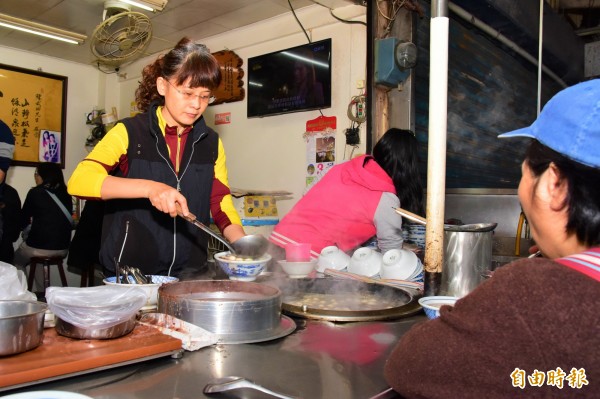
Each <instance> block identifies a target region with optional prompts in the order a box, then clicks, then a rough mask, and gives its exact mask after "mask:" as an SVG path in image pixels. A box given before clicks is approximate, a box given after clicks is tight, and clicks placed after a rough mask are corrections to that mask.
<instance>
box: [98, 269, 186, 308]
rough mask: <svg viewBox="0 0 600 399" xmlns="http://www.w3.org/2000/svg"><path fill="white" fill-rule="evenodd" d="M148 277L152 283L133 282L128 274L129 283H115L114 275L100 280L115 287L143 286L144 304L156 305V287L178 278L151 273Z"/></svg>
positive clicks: (175, 280)
mask: <svg viewBox="0 0 600 399" xmlns="http://www.w3.org/2000/svg"><path fill="white" fill-rule="evenodd" d="M150 278H152V284H135V281H134V280H133V278H132V277H131V276H128V280H129V281H130V282H131V284H117V282H116V281H117V278H116V277H114V276H113V277H107V278H105V279H104V280H102V282H103V283H104V284H105V285H112V286H115V287H123V288H127V287H131V286H132V285H135V286H136V287H140V288H143V289H144V291H146V294H147V295H148V302H146V305H144V306H145V307H148V306H151V307H156V306H157V305H158V287H160V286H161V285H163V284H167V283H175V282H177V281H179V279H178V278H177V277H170V276H158V275H151V276H150Z"/></svg>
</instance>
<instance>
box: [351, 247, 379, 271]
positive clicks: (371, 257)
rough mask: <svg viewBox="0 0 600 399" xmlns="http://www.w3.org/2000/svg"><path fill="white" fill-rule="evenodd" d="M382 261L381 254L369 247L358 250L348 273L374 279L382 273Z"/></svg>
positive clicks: (353, 256) (353, 255)
mask: <svg viewBox="0 0 600 399" xmlns="http://www.w3.org/2000/svg"><path fill="white" fill-rule="evenodd" d="M381 260H382V255H381V253H380V252H377V251H376V250H374V249H372V248H368V247H361V248H358V249H357V250H356V251H354V254H352V258H350V264H349V265H348V272H350V273H354V274H360V275H363V276H367V277H374V276H376V275H378V274H379V272H380V271H381Z"/></svg>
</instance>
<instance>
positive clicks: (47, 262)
mask: <svg viewBox="0 0 600 399" xmlns="http://www.w3.org/2000/svg"><path fill="white" fill-rule="evenodd" d="M64 259H65V257H64V256H33V257H32V258H31V260H30V263H29V276H28V277H27V289H28V290H29V291H31V287H33V279H34V277H35V269H36V268H37V265H38V264H40V265H42V266H43V267H44V291H45V290H46V288H48V287H49V286H50V266H51V265H56V266H57V267H58V273H60V281H61V283H62V286H63V287H67V286H68V284H67V276H66V275H65V270H64V269H63V260H64Z"/></svg>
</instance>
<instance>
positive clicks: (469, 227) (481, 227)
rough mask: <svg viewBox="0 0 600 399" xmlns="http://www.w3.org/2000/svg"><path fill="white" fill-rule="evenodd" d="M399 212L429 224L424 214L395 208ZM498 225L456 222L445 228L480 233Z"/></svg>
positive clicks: (421, 222)
mask: <svg viewBox="0 0 600 399" xmlns="http://www.w3.org/2000/svg"><path fill="white" fill-rule="evenodd" d="M393 209H394V210H395V211H396V213H397V214H399V215H402V216H404V217H405V218H407V219H409V220H412V221H413V222H416V223H418V224H422V225H423V226H425V225H427V219H425V218H424V217H423V216H419V215H417V214H416V213H412V212H409V211H407V210H406V209H402V208H393ZM496 226H498V223H476V224H463V225H454V224H444V230H447V231H477V232H480V233H483V232H486V231H492V230H494V229H495V228H496Z"/></svg>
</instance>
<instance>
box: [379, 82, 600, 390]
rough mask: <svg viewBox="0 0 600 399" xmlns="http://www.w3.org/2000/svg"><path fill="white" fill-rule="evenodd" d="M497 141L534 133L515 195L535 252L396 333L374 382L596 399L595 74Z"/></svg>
mask: <svg viewBox="0 0 600 399" xmlns="http://www.w3.org/2000/svg"><path fill="white" fill-rule="evenodd" d="M502 136H505V137H529V138H533V139H534V140H533V142H532V143H531V144H530V147H529V149H528V150H527V153H526V155H525V160H524V162H523V164H522V177H521V182H520V184H519V190H518V194H519V200H520V202H521V206H522V208H523V211H524V212H525V215H526V216H527V220H528V221H529V224H530V227H531V233H532V236H533V239H534V240H535V242H536V244H537V246H538V248H539V250H540V251H541V252H542V254H543V256H544V257H543V258H533V259H523V260H518V261H516V262H513V263H511V264H509V265H507V266H503V267H502V268H500V269H498V270H497V271H496V272H495V273H494V275H493V277H492V278H490V279H489V280H487V281H485V282H484V283H483V284H481V285H480V286H479V287H478V288H476V289H475V290H474V291H473V292H471V293H470V294H468V295H467V296H465V297H464V298H462V299H459V300H458V301H457V302H456V305H455V306H454V307H453V308H451V307H442V308H441V312H440V313H441V314H440V317H439V318H437V319H435V320H431V321H427V322H425V323H422V324H419V325H417V326H415V327H413V328H412V329H411V330H410V331H409V332H408V333H406V334H405V335H404V336H403V337H402V338H401V340H400V342H399V343H398V345H397V346H396V348H395V349H394V350H393V352H392V353H391V355H390V357H389V359H388V361H387V363H386V365H385V378H386V380H387V382H388V383H389V384H390V385H391V386H392V387H393V388H394V390H396V391H397V392H399V393H400V394H401V395H402V396H403V397H405V398H477V399H479V398H516V397H519V398H521V397H527V398H553V397H564V398H584V397H585V398H591V397H600V367H598V366H599V365H600V352H599V351H598V348H600V334H599V323H598V320H599V318H598V311H599V309H600V184H599V182H600V152H599V150H598V149H600V80H598V79H596V80H592V81H588V82H585V83H580V84H578V85H575V86H573V87H570V88H567V89H565V90H563V91H561V92H560V93H558V94H557V95H556V96H554V97H553V98H552V99H551V100H550V101H549V102H548V103H547V104H546V106H545V107H544V109H543V111H542V112H541V114H540V116H539V117H538V119H537V120H536V121H535V122H534V123H533V124H532V125H531V126H530V127H527V128H524V129H520V130H517V131H514V132H512V133H507V134H505V135H502ZM502 136H501V137H502Z"/></svg>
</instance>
